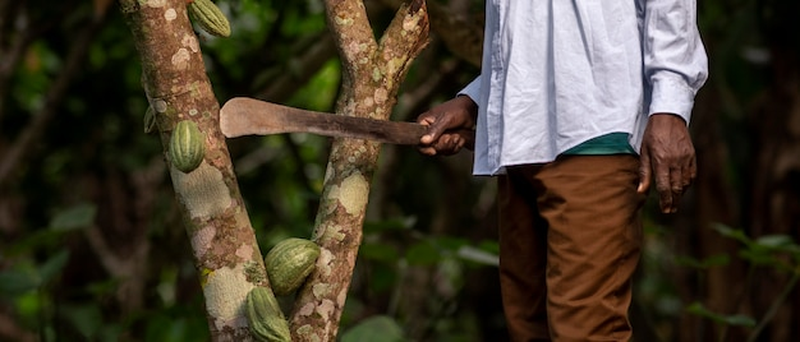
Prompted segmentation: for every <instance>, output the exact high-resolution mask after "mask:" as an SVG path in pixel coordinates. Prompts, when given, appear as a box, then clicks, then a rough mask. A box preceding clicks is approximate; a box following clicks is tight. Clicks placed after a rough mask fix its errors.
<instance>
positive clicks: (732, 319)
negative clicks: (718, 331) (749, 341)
mask: <svg viewBox="0 0 800 342" xmlns="http://www.w3.org/2000/svg"><path fill="white" fill-rule="evenodd" d="M725 323H727V324H728V325H734V326H742V327H750V328H752V327H754V326H756V320H754V319H753V318H752V317H750V316H746V315H732V316H725Z"/></svg>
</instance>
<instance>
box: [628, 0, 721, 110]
mask: <svg viewBox="0 0 800 342" xmlns="http://www.w3.org/2000/svg"><path fill="white" fill-rule="evenodd" d="M638 3H639V4H640V6H641V7H640V10H643V12H644V13H643V15H644V17H643V27H642V29H643V37H642V38H643V40H642V41H643V42H642V44H643V50H642V52H643V58H644V76H645V80H646V82H647V89H648V90H649V93H646V94H645V96H647V97H649V100H650V107H649V112H648V114H649V115H652V114H655V113H672V114H676V115H679V116H680V117H682V118H683V119H684V120H685V121H686V123H687V124H689V120H690V118H691V112H692V107H693V106H694V98H695V95H696V94H697V91H698V90H699V89H700V87H702V86H703V84H704V83H705V81H706V79H707V78H708V60H707V56H706V52H705V48H704V47H703V43H702V41H701V39H700V33H699V31H698V29H697V24H696V22H697V3H696V0H640V1H639V2H638ZM640 13H641V12H640Z"/></svg>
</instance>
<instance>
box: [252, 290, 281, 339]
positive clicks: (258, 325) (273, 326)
mask: <svg viewBox="0 0 800 342" xmlns="http://www.w3.org/2000/svg"><path fill="white" fill-rule="evenodd" d="M246 305H247V308H246V310H245V315H246V316H247V323H248V325H249V326H250V333H251V334H252V335H253V337H255V338H256V339H257V340H259V341H262V342H276V341H291V340H292V337H291V335H290V334H289V323H288V322H286V318H284V317H283V311H281V307H280V305H278V300H276V299H275V296H274V295H273V294H272V291H270V290H269V289H268V288H266V287H260V286H258V287H254V288H253V289H252V290H250V292H248V293H247V303H246Z"/></svg>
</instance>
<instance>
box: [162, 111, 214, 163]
mask: <svg viewBox="0 0 800 342" xmlns="http://www.w3.org/2000/svg"><path fill="white" fill-rule="evenodd" d="M205 140H206V139H205V135H203V133H202V132H200V129H198V128H197V124H196V123H194V121H191V120H183V121H181V122H178V125H177V126H175V130H174V131H172V137H171V138H170V141H169V158H170V160H172V165H175V168H176V169H178V170H181V171H183V172H184V173H189V172H192V171H194V169H196V168H197V167H198V166H200V163H202V162H203V157H204V156H205V153H206V144H205Z"/></svg>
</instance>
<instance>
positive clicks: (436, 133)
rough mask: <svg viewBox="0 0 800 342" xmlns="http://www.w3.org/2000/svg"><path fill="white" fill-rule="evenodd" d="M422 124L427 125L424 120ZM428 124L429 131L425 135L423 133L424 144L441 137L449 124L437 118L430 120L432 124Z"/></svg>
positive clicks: (422, 140)
mask: <svg viewBox="0 0 800 342" xmlns="http://www.w3.org/2000/svg"><path fill="white" fill-rule="evenodd" d="M422 124H423V125H425V123H424V122H423V123H422ZM427 126H428V132H427V133H425V135H423V136H422V138H421V139H420V142H421V143H422V144H424V145H429V144H432V143H433V142H434V141H436V140H437V139H439V137H440V136H441V135H442V134H443V133H444V131H445V130H446V129H447V127H446V126H447V125H445V124H444V122H443V121H442V120H436V121H433V122H430V124H429V125H427Z"/></svg>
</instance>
